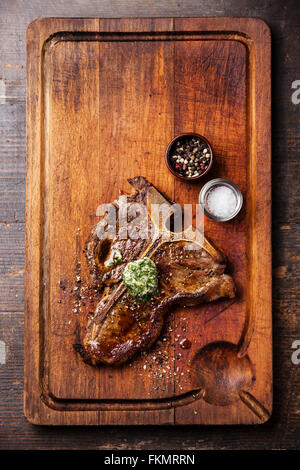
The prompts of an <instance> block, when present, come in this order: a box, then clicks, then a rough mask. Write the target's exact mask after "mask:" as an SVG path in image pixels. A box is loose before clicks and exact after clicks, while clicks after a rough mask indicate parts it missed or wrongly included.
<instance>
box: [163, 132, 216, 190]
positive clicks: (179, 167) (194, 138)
mask: <svg viewBox="0 0 300 470" xmlns="http://www.w3.org/2000/svg"><path fill="white" fill-rule="evenodd" d="M165 159H166V165H167V167H168V168H169V170H170V171H171V173H173V175H174V176H177V178H179V179H181V180H184V181H196V180H198V179H200V178H202V176H204V175H205V174H206V173H207V172H208V171H209V170H210V168H211V166H212V162H213V153H212V148H211V146H210V143H209V142H208V140H207V139H206V138H205V137H203V136H202V135H199V134H194V133H192V132H188V133H185V134H180V135H177V136H176V137H174V139H172V140H171V142H170V143H169V145H168V147H167V150H166V155H165Z"/></svg>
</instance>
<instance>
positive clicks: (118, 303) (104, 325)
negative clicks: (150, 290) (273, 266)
mask: <svg viewBox="0 0 300 470" xmlns="http://www.w3.org/2000/svg"><path fill="white" fill-rule="evenodd" d="M129 182H130V183H131V185H132V186H133V188H134V189H135V192H134V193H133V194H131V195H129V196H128V198H127V203H128V208H129V206H130V205H134V204H135V203H137V202H138V203H141V204H142V205H143V207H144V208H145V209H146V210H145V211H144V212H143V211H142V212H143V213H142V214H138V216H139V217H140V219H139V220H140V224H139V226H140V227H141V228H143V227H145V226H146V224H145V222H148V225H149V228H148V230H154V235H153V237H152V239H150V240H149V238H148V239H145V238H137V237H135V238H134V239H131V238H128V239H126V240H123V239H121V237H120V235H119V234H118V231H116V235H111V236H108V237H107V238H104V239H103V237H102V236H101V237H100V238H99V235H100V232H101V233H102V234H103V229H104V231H105V230H106V229H107V226H108V225H109V217H108V214H107V213H106V214H105V215H104V217H103V218H102V219H101V220H100V222H99V223H98V224H97V225H96V226H95V227H94V229H93V230H92V233H91V236H90V238H89V240H88V242H87V244H86V253H87V260H88V264H89V267H90V272H91V275H92V278H93V283H94V285H96V286H97V288H99V289H101V288H102V289H103V291H104V292H103V297H102V298H101V300H100V302H99V304H98V305H97V308H96V311H95V314H94V315H93V316H92V317H90V318H89V320H88V323H87V327H86V333H85V337H84V340H83V345H82V347H81V350H80V352H81V354H82V356H83V358H84V360H85V361H87V362H89V363H91V364H98V363H105V364H121V363H123V362H125V361H126V360H128V359H130V358H131V357H133V356H134V355H135V354H136V353H137V352H139V351H144V350H146V349H148V348H150V346H151V345H152V344H153V343H154V342H155V341H156V340H157V338H158V337H159V334H160V332H161V329H162V326H163V322H164V316H165V314H166V313H167V312H168V311H170V309H171V308H172V307H174V306H175V305H179V304H182V305H189V306H191V305H198V304H201V303H206V302H211V301H213V300H217V299H219V298H221V297H229V298H233V297H234V296H235V287H234V282H233V280H232V278H231V277H230V276H229V275H227V274H224V270H225V267H226V262H225V258H224V256H223V255H222V254H221V253H219V252H217V251H216V250H215V249H214V248H213V247H212V246H211V245H210V243H209V242H208V241H207V240H206V239H205V238H202V240H201V243H199V242H196V241H195V240H193V241H191V239H189V236H188V235H187V232H184V236H182V238H180V237H178V235H177V237H176V239H174V240H170V239H169V240H167V241H166V239H163V237H162V230H161V228H160V227H161V225H160V224H159V222H157V221H156V220H155V218H154V217H153V215H152V214H150V213H149V212H150V209H149V207H150V204H152V203H156V204H161V203H165V204H168V205H169V206H171V204H170V202H169V201H168V200H167V199H166V198H165V197H164V196H163V195H162V194H161V193H160V192H159V191H158V190H157V189H156V188H155V187H154V186H153V185H151V184H150V183H149V182H148V181H147V180H146V179H145V178H143V177H136V178H133V179H131V180H129ZM124 200H125V199H124V195H121V196H120V197H119V199H118V200H116V201H114V202H113V203H112V206H113V207H114V208H116V211H117V212H118V211H120V210H121V209H122V204H123V203H124ZM128 208H127V209H128ZM148 210H149V212H148ZM108 212H109V210H108ZM152 233H153V232H152ZM116 250H118V252H119V253H121V255H122V258H121V259H122V262H121V263H120V264H114V263H112V262H107V261H108V260H112V254H113V253H115V251H116ZM119 250H120V251H119ZM145 256H147V257H149V258H151V259H152V260H153V261H154V262H155V264H156V267H157V272H158V294H156V295H154V296H153V297H152V298H150V299H149V300H148V301H147V302H146V303H144V304H138V303H136V302H135V301H134V300H133V299H132V298H131V297H130V295H129V293H128V291H127V290H126V287H125V286H124V284H123V282H122V272H123V270H124V268H125V266H126V264H127V263H128V262H129V261H132V260H136V259H138V258H139V259H141V258H144V257H145Z"/></svg>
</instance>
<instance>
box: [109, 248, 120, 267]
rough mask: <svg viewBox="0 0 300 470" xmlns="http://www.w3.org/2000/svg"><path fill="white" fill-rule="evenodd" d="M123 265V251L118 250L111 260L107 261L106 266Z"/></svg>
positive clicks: (114, 252) (113, 253)
mask: <svg viewBox="0 0 300 470" xmlns="http://www.w3.org/2000/svg"><path fill="white" fill-rule="evenodd" d="M120 263H123V256H122V251H121V250H120V249H119V248H117V249H116V250H115V251H113V252H112V254H111V256H110V257H109V259H108V260H107V261H106V263H105V265H106V266H109V267H110V266H116V265H117V264H120Z"/></svg>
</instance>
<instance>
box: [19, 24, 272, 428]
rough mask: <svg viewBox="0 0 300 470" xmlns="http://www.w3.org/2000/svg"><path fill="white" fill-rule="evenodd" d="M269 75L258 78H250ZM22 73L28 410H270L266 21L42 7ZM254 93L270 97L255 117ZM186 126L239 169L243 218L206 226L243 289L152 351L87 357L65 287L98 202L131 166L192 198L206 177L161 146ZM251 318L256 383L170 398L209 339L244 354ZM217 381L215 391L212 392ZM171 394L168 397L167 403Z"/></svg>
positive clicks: (174, 414) (212, 417)
mask: <svg viewBox="0 0 300 470" xmlns="http://www.w3.org/2000/svg"><path fill="white" fill-rule="evenodd" d="M61 31H63V32H61ZM67 31H70V32H71V34H68V32H67ZM79 33H80V34H79ZM141 34H142V35H141ZM254 47H255V49H254ZM263 49H264V56H263V54H262V52H263ZM266 58H267V60H266ZM247 64H249V65H247ZM263 64H264V65H263ZM246 70H247V72H246ZM262 74H263V75H264V77H265V79H266V78H267V80H266V81H265V85H264V86H263V87H260V88H259V87H258V85H257V83H258V82H259V81H260V78H261V77H262ZM28 85H29V87H28V113H29V117H28V133H27V135H28V167H27V202H26V208H27V231H26V233H27V239H26V274H27V278H26V279H27V280H26V300H25V302H26V316H25V321H26V323H25V414H26V416H27V417H28V419H29V420H30V421H31V422H33V423H36V424H128V423H131V424H193V423H194V424H254V423H261V422H264V421H266V420H267V419H268V418H269V416H270V414H271V407H272V398H271V395H272V367H271V363H272V351H271V285H270V266H271V264H270V263H271V258H270V136H269V133H268V132H266V133H265V130H266V129H268V127H269V126H270V114H269V103H270V36H269V32H268V29H267V27H266V25H265V24H264V23H262V22H261V21H258V20H245V19H244V20H240V19H237V20H233V19H223V20H218V19H210V20H208V19H197V18H193V19H183V20H179V19H159V18H158V19H137V20H132V19H121V20H96V19H91V20H74V19H42V20H38V21H36V22H34V23H33V24H31V25H30V27H29V29H28ZM36 96H37V97H38V99H37V100H36ZM258 99H260V103H262V105H263V106H264V108H265V109H264V113H261V115H260V116H261V117H258V116H257V114H256V109H257V107H259V103H258ZM183 131H196V132H199V133H202V134H204V135H205V136H206V137H207V138H208V139H209V140H210V141H211V143H212V145H213V147H215V154H216V160H217V162H218V163H217V165H216V167H215V170H214V171H215V173H216V174H218V176H224V177H227V178H229V179H231V180H234V181H235V182H236V183H237V184H238V185H239V186H240V187H241V190H242V191H243V192H244V195H245V196H246V195H247V197H246V204H245V209H244V210H243V212H242V213H241V214H240V216H239V217H238V218H237V219H236V220H234V221H233V222H231V223H229V224H223V225H221V224H220V225H219V226H218V227H216V224H213V223H209V222H207V221H206V225H205V230H206V233H207V234H208V235H210V234H212V235H213V237H212V238H213V240H214V243H216V246H219V247H222V249H223V250H224V252H225V253H226V254H227V253H228V256H229V260H230V262H231V265H232V266H233V268H231V270H233V275H234V277H235V278H236V283H237V286H238V296H237V301H236V302H231V303H229V302H227V304H226V302H219V304H217V306H214V305H212V306H209V307H207V308H206V309H203V310H204V312H205V313H204V312H203V311H202V309H189V310H190V311H186V309H180V310H179V311H175V312H173V315H171V316H170V319H169V322H170V325H172V328H171V330H172V333H171V334H169V335H168V341H166V344H163V343H162V342H161V341H159V342H158V343H157V344H156V345H155V346H154V348H152V350H151V351H150V353H149V355H147V356H146V357H145V356H144V355H141V356H140V357H139V358H137V359H136V360H135V361H133V362H132V363H130V364H125V365H124V366H123V367H121V368H111V367H99V368H93V367H90V366H88V365H86V364H84V363H83V362H82V361H81V359H80V358H79V357H78V356H77V355H76V354H75V352H74V350H73V349H72V344H73V343H74V342H78V341H80V337H79V338H78V334H79V331H82V328H83V326H84V323H85V317H86V316H87V314H88V311H89V309H91V308H92V307H91V306H90V305H89V303H87V305H86V306H85V308H80V309H75V308H74V291H73V288H74V281H75V275H76V273H77V271H76V270H75V263H76V264H77V267H78V266H79V268H78V269H80V275H81V276H83V277H86V266H85V260H84V256H83V248H84V242H85V240H86V239H87V237H88V234H89V231H90V230H91V227H92V225H93V224H94V223H95V217H94V215H93V213H94V214H95V211H96V208H97V206H98V204H99V203H106V202H109V201H111V200H113V199H114V198H116V197H117V193H118V189H121V190H126V189H127V183H126V181H127V178H129V177H133V176H135V175H138V174H140V175H144V176H146V177H147V178H148V179H149V180H150V181H151V182H152V183H153V184H154V185H155V186H157V187H158V188H159V189H160V190H161V191H162V192H164V193H165V194H167V195H168V196H169V197H170V198H171V199H174V200H176V201H177V202H179V203H181V204H185V203H187V204H191V203H195V202H196V201H197V197H198V193H199V189H200V186H199V185H196V184H194V185H187V184H186V183H179V182H178V181H177V180H174V178H173V177H172V176H171V174H170V173H169V172H168V170H167V168H166V167H165V165H164V162H163V158H162V156H163V154H164V149H165V148H166V146H167V144H168V142H169V141H170V140H171V139H172V138H173V137H174V134H177V133H180V132H183ZM262 153H263V155H264V157H263V158H264V168H262V166H261V160H262ZM260 206H261V207H262V209H259V207H260ZM259 210H260V211H261V212H262V213H261V214H260V213H259ZM260 234H262V239H261V240H259V244H258V243H257V237H258V236H260ZM231 254H232V258H231ZM38 273H39V275H38ZM259 276H260V277H261V278H260V279H259ZM62 284H63V286H64V289H63V291H62V289H61V285H62ZM259 291H261V293H263V297H262V296H261V297H260V298H259V296H258V292H259ZM224 312H225V313H224ZM253 312H255V314H256V317H257V318H256V321H257V324H258V325H259V326H260V325H262V330H261V331H260V332H259V329H258V327H257V326H255V325H254V318H255V315H254V314H253ZM200 319H201V321H199V320H200ZM203 319H204V320H203ZM196 325H197V328H195V326H196ZM198 325H199V326H198ZM266 327H267V328H266ZM198 328H199V329H198ZM265 328H266V329H265ZM253 329H254V337H253V341H252V342H251V347H252V350H253V351H251V353H250V357H251V359H250V362H252V364H253V367H254V368H255V376H256V377H257V382H255V384H254V385H253V386H252V384H251V395H249V394H248V395H244V398H243V399H242V397H239V395H238V394H237V395H236V398H235V399H233V400H232V399H230V400H229V402H228V403H227V406H221V404H223V402H222V400H224V399H225V400H227V399H228V398H224V399H221V400H220V399H219V398H213V401H212V402H211V401H210V400H211V399H210V398H209V397H207V399H206V395H205V396H204V400H203V399H202V400H201V399H200V400H198V401H197V402H195V401H194V403H191V404H190V405H185V406H181V407H180V408H178V410H177V409H176V408H175V405H174V404H173V401H172V399H173V398H174V397H176V396H178V395H180V394H184V393H189V392H191V391H193V390H194V389H195V385H194V383H193V376H192V374H191V373H190V370H189V369H190V368H191V367H192V366H191V364H192V361H193V358H194V357H195V355H196V353H197V352H198V351H199V350H200V349H201V348H202V347H204V346H205V345H207V344H208V343H213V342H214V341H226V342H227V343H222V345H223V344H224V347H223V346H222V348H223V349H222V348H221V349H222V354H224V360H225V361H227V356H226V354H227V353H226V351H227V346H226V345H229V347H230V348H232V347H233V348H234V347H236V348H239V350H240V353H239V354H242V355H245V353H246V350H247V349H248V346H249V343H250V341H251V340H252V336H253ZM183 331H184V336H187V337H189V338H190V339H191V340H192V343H193V348H191V350H190V351H188V352H187V353H185V352H183V351H182V348H180V346H179V338H182V336H183ZM82 334H83V333H81V334H80V335H81V337H82ZM258 334H259V338H258V339H257V335H258ZM248 336H249V338H248ZM230 345H236V346H230ZM243 345H244V346H243ZM253 345H256V347H255V346H253ZM230 350H231V349H230ZM225 353H226V354H225ZM160 354H163V355H164V356H166V357H167V360H166V362H165V363H164V364H163V365H162V366H161V370H158V368H159V366H157V365H155V366H154V367H153V368H152V370H151V369H150V364H149V363H152V362H153V357H155V356H158V355H160ZM234 354H235V353H234ZM228 361H229V362H231V359H229V356H228ZM159 372H161V373H159ZM231 373H232V374H233V373H234V371H233V372H231ZM231 373H230V372H229V376H228V377H230V374H231ZM244 373H246V371H244ZM66 377H67V378H68V380H66ZM224 380H225V378H224ZM226 380H228V379H226ZM229 380H232V381H233V378H230V379H229ZM214 393H216V397H217V396H218V394H219V391H217V390H216V391H215V392H214ZM165 398H168V399H169V400H170V403H167V404H166V405H164V404H163V402H160V400H164V399H165ZM133 399H134V400H135V401H134V402H132V400H133ZM145 400H146V401H145ZM147 400H150V401H151V406H150V404H147V403H148V402H147ZM155 400H157V402H155ZM249 400H250V402H249ZM251 400H252V402H251ZM248 402H249V403H248ZM149 403H150V402H149ZM156 403H157V404H156ZM247 403H248V406H245V404H246V405H247ZM257 403H260V405H259V406H258V405H257ZM259 407H260V410H263V411H261V412H260V411H259ZM257 410H258V411H257Z"/></svg>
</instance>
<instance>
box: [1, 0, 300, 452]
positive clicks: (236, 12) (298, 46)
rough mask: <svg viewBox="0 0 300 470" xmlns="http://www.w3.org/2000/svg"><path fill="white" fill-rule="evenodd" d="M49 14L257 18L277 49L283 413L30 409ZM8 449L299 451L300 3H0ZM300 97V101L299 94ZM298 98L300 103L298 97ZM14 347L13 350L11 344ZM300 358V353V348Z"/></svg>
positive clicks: (276, 214) (277, 325) (277, 277)
mask: <svg viewBox="0 0 300 470" xmlns="http://www.w3.org/2000/svg"><path fill="white" fill-rule="evenodd" d="M42 16H77V17H113V16H118V17H125V16H133V17H138V16H249V17H260V18H262V19H264V20H265V21H266V22H267V23H268V24H269V25H270V27H271V30H272V38H273V39H272V46H273V58H272V61H273V64H272V66H273V73H272V83H273V91H272V95H273V104H272V106H273V123H272V129H273V138H272V139H273V266H274V276H273V318H274V320H273V322H274V379H275V386H274V412H273V416H272V418H271V420H270V421H269V422H268V423H266V424H264V425H261V426H257V427H232V428H229V427H228V428H224V427H219V428H217V427H210V428H207V427H176V428H175V427H174V428H168V427H153V426H151V427H143V428H137V427H122V428H118V427H106V428H50V427H36V426H33V425H31V424H29V423H28V422H27V421H26V419H25V418H24V416H23V311H24V294H23V287H24V218H25V208H24V182H25V122H26V99H25V98H26V56H25V52H26V41H25V33H26V28H27V25H28V24H29V23H30V22H31V21H32V20H33V19H35V18H37V17H42ZM0 51H1V55H0V448H3V449H8V448H10V449H80V448H82V449H131V450H132V449H182V450H184V449H190V450H194V449H297V448H298V449H299V448H300V374H299V370H300V365H296V364H293V363H292V360H291V355H292V353H293V349H292V344H293V343H294V342H295V341H296V340H299V341H300V328H299V317H298V318H297V316H298V315H299V307H298V306H299V294H298V293H299V286H298V284H299V281H300V267H299V266H300V264H299V261H300V237H299V235H298V234H297V228H298V227H297V226H298V224H299V219H300V196H299V195H298V194H299V189H298V184H299V182H300V181H299V176H300V164H299V155H297V147H299V144H300V106H299V104H297V101H299V100H300V92H299V93H298V95H297V93H296V94H295V95H294V99H292V94H293V93H294V92H295V89H293V88H292V86H293V84H294V87H295V86H297V83H295V82H296V81H297V80H298V87H299V85H300V60H299V57H300V4H299V2H298V1H297V0H286V1H285V2H281V1H280V0H275V1H272V2H270V1H266V0H259V1H256V2H254V1H253V0H252V1H251V0H228V1H227V2H226V7H224V2H218V1H217V0H210V1H208V0H206V1H201V0H187V1H185V2H183V1H180V0H178V1H173V0H160V1H157V2H152V1H148V0H130V1H129V0H127V1H126V0H123V1H122V0H116V1H114V2H112V1H111V0H102V1H99V0H90V1H88V2H87V1H85V0H73V1H71V0H64V1H62V0H54V1H52V2H48V1H46V0H31V1H30V2H23V1H22V0H2V1H1V2H0ZM297 98H298V99H297ZM293 101H294V102H293ZM4 349H5V350H4ZM299 356H300V355H299Z"/></svg>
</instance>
